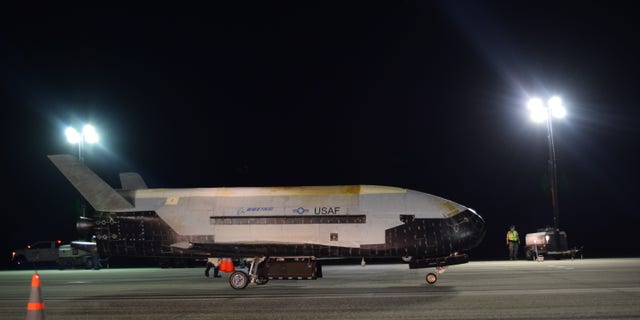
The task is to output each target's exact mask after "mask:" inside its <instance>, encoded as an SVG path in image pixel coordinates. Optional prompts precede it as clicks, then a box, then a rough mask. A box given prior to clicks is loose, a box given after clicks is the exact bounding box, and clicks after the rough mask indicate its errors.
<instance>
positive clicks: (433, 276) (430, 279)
mask: <svg viewBox="0 0 640 320" xmlns="http://www.w3.org/2000/svg"><path fill="white" fill-rule="evenodd" d="M446 270H447V266H440V267H436V272H435V273H433V272H429V273H427V277H426V280H427V283H428V284H434V283H436V281H438V275H439V274H443V273H444V272H445V271H446Z"/></svg>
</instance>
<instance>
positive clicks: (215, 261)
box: [204, 258, 222, 278]
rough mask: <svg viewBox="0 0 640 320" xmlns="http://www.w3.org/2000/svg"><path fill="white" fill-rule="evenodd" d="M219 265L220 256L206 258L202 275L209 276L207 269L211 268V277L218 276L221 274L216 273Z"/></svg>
mask: <svg viewBox="0 0 640 320" xmlns="http://www.w3.org/2000/svg"><path fill="white" fill-rule="evenodd" d="M219 266H220V258H208V259H207V268H206V269H205V270H204V275H205V276H206V277H207V278H208V277H209V270H211V268H213V277H214V278H220V277H222V276H221V275H219V274H218V268H219Z"/></svg>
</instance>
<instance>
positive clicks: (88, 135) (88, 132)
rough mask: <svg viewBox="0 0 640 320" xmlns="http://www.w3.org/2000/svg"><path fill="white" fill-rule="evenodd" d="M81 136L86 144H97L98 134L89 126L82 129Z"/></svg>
mask: <svg viewBox="0 0 640 320" xmlns="http://www.w3.org/2000/svg"><path fill="white" fill-rule="evenodd" d="M82 135H83V136H84V140H85V141H86V142H88V143H96V142H98V139H99V138H98V133H97V132H96V129H95V128H94V127H93V126H92V125H90V124H88V125H86V126H84V128H82Z"/></svg>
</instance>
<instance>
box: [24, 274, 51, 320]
mask: <svg viewBox="0 0 640 320" xmlns="http://www.w3.org/2000/svg"><path fill="white" fill-rule="evenodd" d="M46 318H47V317H46V316H45V315H44V302H42V297H41V296H40V275H39V274H38V273H37V272H36V273H34V274H33V276H31V294H29V303H28V304H27V317H26V320H43V319H46Z"/></svg>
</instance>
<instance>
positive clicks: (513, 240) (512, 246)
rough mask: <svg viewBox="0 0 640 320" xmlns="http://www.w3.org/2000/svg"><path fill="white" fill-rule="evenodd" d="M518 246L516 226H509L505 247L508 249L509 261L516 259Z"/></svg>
mask: <svg viewBox="0 0 640 320" xmlns="http://www.w3.org/2000/svg"><path fill="white" fill-rule="evenodd" d="M519 245H520V236H519V235H518V231H516V226H514V225H511V227H509V231H507V247H508V248H509V259H510V260H516V259H518V246H519Z"/></svg>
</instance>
